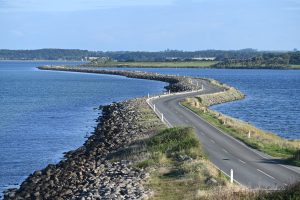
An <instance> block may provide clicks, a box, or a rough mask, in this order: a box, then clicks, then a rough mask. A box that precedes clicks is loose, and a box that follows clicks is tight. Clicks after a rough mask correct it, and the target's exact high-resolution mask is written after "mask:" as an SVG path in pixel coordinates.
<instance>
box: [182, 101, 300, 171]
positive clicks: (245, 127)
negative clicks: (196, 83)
mask: <svg viewBox="0 0 300 200" xmlns="http://www.w3.org/2000/svg"><path fill="white" fill-rule="evenodd" d="M200 98H201V96H200ZM182 105H184V106H186V107H187V108H189V109H190V110H192V111H193V112H195V113H196V114H198V115H199V116H201V117H202V118H203V119H205V120H206V121H208V122H209V123H211V124H213V125H214V126H216V127H217V128H219V129H221V130H222V131H224V132H225V133H228V134H229V135H231V136H233V137H235V138H237V139H239V140H241V141H242V142H244V143H245V144H247V145H249V146H250V147H252V148H255V149H258V150H260V151H262V152H265V153H267V154H269V155H271V156H274V157H278V158H279V159H284V161H285V162H287V163H289V164H292V165H296V166H300V141H299V140H285V139H283V138H281V137H279V136H277V135H275V134H272V133H267V132H265V131H263V130H260V129H258V128H256V127H254V126H252V125H250V124H248V123H246V122H243V121H240V120H237V119H234V118H231V117H228V116H225V115H222V114H220V113H218V112H216V111H212V110H209V109H207V107H206V106H203V105H202V104H201V102H200V101H199V100H198V99H196V98H193V99H191V98H190V99H187V101H185V102H182ZM249 131H250V138H248V134H249Z"/></svg>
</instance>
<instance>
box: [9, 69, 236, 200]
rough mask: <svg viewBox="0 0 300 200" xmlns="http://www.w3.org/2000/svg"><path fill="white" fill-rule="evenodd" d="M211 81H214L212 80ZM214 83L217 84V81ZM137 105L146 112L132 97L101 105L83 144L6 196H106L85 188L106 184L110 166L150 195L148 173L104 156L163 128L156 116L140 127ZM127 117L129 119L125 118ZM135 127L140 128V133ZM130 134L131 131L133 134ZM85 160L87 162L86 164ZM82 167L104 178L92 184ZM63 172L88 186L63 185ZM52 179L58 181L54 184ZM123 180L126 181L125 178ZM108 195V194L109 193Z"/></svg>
mask: <svg viewBox="0 0 300 200" xmlns="http://www.w3.org/2000/svg"><path fill="white" fill-rule="evenodd" d="M39 69H42V70H58V71H75V72H86V73H104V74H111V75H121V76H126V77H129V78H141V79H149V80H159V81H164V82H167V83H169V85H168V86H166V89H167V90H170V91H172V92H179V91H191V90H196V89H200V87H197V86H194V85H192V84H191V83H190V77H177V76H170V75H161V74H157V73H148V72H147V73H145V72H128V71H114V70H112V71H108V70H103V71H95V70H88V71H86V70H82V69H78V68H66V67H64V66H58V67H55V68H54V67H49V66H44V67H39ZM210 83H211V84H213V83H212V82H211V80H210ZM216 85H218V84H217V83H216ZM222 86H225V85H219V87H222ZM225 88H226V87H225ZM227 89H228V88H227ZM232 100H237V99H232ZM232 100H231V101H232ZM228 101H229V100H228ZM228 101H227V102H228ZM128 107H129V108H130V109H129V110H128V109H127V108H128ZM138 108H142V109H148V112H149V109H150V107H149V106H148V105H147V104H146V101H145V98H137V99H132V100H128V101H124V102H120V103H113V104H111V105H109V106H104V107H103V116H101V117H99V119H98V122H99V123H98V125H97V127H96V129H95V132H94V134H93V135H92V136H90V137H89V138H88V139H87V141H86V142H85V143H84V145H83V146H82V147H80V148H78V149H77V150H75V151H70V152H68V153H66V155H65V158H66V160H62V161H60V162H59V163H58V164H56V165H48V167H46V168H45V169H43V170H41V171H36V172H35V173H33V174H32V175H30V176H29V177H28V178H27V179H26V180H25V181H24V182H23V183H22V184H21V187H20V188H19V189H12V190H8V191H9V192H7V193H6V195H5V199H15V197H28V198H29V197H31V198H36V199H38V198H40V197H41V196H42V195H43V197H45V196H44V195H46V199H51V198H53V197H55V198H57V199H59V198H63V197H71V196H72V195H74V194H76V195H77V196H76V198H79V197H82V196H84V197H86V196H89V197H93V196H97V197H98V196H100V197H103V195H105V191H106V190H103V191H104V192H103V193H101V191H100V193H99V191H98V193H97V192H95V193H96V194H94V193H92V194H88V191H92V190H94V188H95V187H100V186H101V185H102V186H103V184H104V185H105V184H106V183H107V180H106V179H105V178H107V177H110V175H111V173H112V170H111V169H115V170H116V171H117V172H118V173H119V174H122V173H123V172H122V170H124V169H126V170H127V171H126V170H125V171H126V173H127V174H130V173H132V172H134V173H135V174H134V175H135V177H138V178H137V179H136V180H134V181H136V183H137V184H136V186H134V187H131V188H134V190H139V192H137V193H136V194H138V196H137V198H140V197H142V194H146V195H148V196H151V192H150V191H147V190H144V188H143V187H140V186H142V185H143V183H144V182H145V181H146V180H147V178H148V177H149V174H148V172H145V171H143V170H141V171H138V170H137V169H136V168H134V167H132V166H131V165H130V163H128V162H127V161H124V162H122V161H121V162H116V163H113V164H111V163H109V162H107V158H108V157H109V155H110V154H111V153H113V152H116V151H117V150H118V149H120V148H122V147H124V146H126V145H128V144H129V143H130V142H132V141H133V140H135V139H137V138H139V137H141V136H145V135H151V134H154V132H155V130H156V131H157V129H155V128H154V127H155V126H158V127H164V125H162V123H161V122H160V120H159V119H158V118H157V117H155V118H156V121H153V122H151V123H149V124H146V125H145V124H143V126H141V124H139V123H138V122H139V120H140V119H141V118H142V116H141V111H140V110H139V109H138ZM127 113H129V114H127ZM151 115H154V112H152V110H151ZM152 117H153V116H152ZM128 118H129V121H127V119H128ZM124 123H125V124H126V127H125V129H122V128H121V129H120V128H118V127H123V124H124ZM137 130H139V131H140V132H139V131H137ZM132 133H134V134H133V135H132ZM112 134H113V135H112ZM114 134H117V136H118V137H116V135H114ZM131 136H132V138H131ZM119 137H120V138H121V139H120V138H119ZM122 138H123V139H122ZM103 145H104V146H103ZM106 145H107V146H106ZM82 157H83V158H82ZM87 161H88V163H86V162H87ZM85 167H87V169H88V170H87V171H88V172H89V171H90V172H91V169H92V170H97V174H98V175H100V174H101V177H104V179H101V180H99V181H98V182H97V184H98V185H96V186H95V185H93V184H94V183H95V180H97V178H95V177H94V178H92V179H91V180H90V179H89V178H90V177H86V176H88V173H86V174H85V175H83V174H82V173H83V172H84V170H83V169H84V168H85ZM74 169H75V170H74ZM74 171H76V172H74ZM78 171H79V172H78ZM65 172H67V174H68V176H71V177H73V176H74V182H75V183H77V182H82V181H84V182H87V185H86V186H85V185H82V184H81V187H80V191H79V190H76V189H75V188H74V186H72V185H68V184H67V186H66V187H64V186H65V185H64V184H60V183H64V181H65V180H64V179H65V178H66V177H64V176H63V174H64V173H65ZM72 172H73V173H72ZM77 172H78V173H77ZM74 173H75V174H74ZM91 173H92V172H91ZM126 173H125V174H126ZM123 175H124V173H123ZM123 175H122V176H123ZM129 177H130V178H129V179H130V181H131V182H132V180H133V179H134V178H133V177H132V176H129ZM109 179H110V178H109ZM55 181H56V182H57V183H58V184H56V182H55ZM101 181H102V182H101ZM124 181H125V182H126V180H124ZM130 181H129V182H130ZM134 181H133V182H134ZM90 183H91V184H90ZM114 184H115V183H113V182H112V184H111V185H110V186H109V188H110V189H111V188H113V187H115V185H114ZM56 185H57V186H59V185H60V186H61V187H63V189H59V190H58V191H56V192H54V193H53V191H52V193H51V191H49V190H48V189H47V186H51V187H53V188H52V189H51V190H57V188H56V189H54V188H55V186H56ZM106 185H107V184H106ZM70 187H71V189H70ZM76 187H77V186H76ZM89 187H90V188H89ZM36 188H39V190H37V189H36ZM100 188H101V187H100ZM122 189H124V188H122V187H120V191H124V192H123V193H124V194H122V193H121V192H120V191H119V192H120V193H118V195H123V196H126V195H127V196H128V191H131V190H130V188H127V187H126V191H127V192H125V190H122ZM90 193H91V192H90ZM109 195H111V193H110V194H109ZM47 197H48V198H47ZM73 197H74V196H73ZM76 198H73V199H76ZM143 198H147V197H146V196H144V197H143Z"/></svg>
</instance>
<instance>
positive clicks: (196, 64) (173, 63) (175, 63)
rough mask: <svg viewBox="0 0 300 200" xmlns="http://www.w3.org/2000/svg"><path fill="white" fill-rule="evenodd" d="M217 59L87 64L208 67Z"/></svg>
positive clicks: (97, 64)
mask: <svg viewBox="0 0 300 200" xmlns="http://www.w3.org/2000/svg"><path fill="white" fill-rule="evenodd" d="M216 63H217V62H216V61H165V62H107V63H93V62H91V63H89V64H86V65H92V66H98V67H132V68H133V67H134V68H135V67H136V68H138V67H141V68H152V67H153V68H206V67H211V66H212V65H214V64H216Z"/></svg>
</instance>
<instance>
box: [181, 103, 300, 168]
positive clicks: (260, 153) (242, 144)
mask: <svg viewBox="0 0 300 200" xmlns="http://www.w3.org/2000/svg"><path fill="white" fill-rule="evenodd" d="M178 105H179V106H181V107H182V108H183V109H185V110H187V111H189V112H190V113H192V114H194V115H195V116H196V117H198V118H199V119H201V120H202V121H204V122H206V123H208V124H209V125H211V126H212V127H214V128H215V129H216V130H218V131H220V132H221V133H222V134H223V135H225V136H226V137H228V138H230V139H232V140H235V141H236V142H238V143H239V144H240V145H241V146H243V147H245V148H246V149H248V150H250V151H252V152H253V153H255V154H256V155H258V156H260V157H261V158H264V159H268V160H270V159H272V158H274V157H272V156H269V155H262V152H257V151H256V150H254V149H252V148H250V147H249V146H247V145H246V144H245V143H243V142H242V141H240V140H238V139H236V138H234V137H232V136H230V135H228V134H227V133H225V132H224V131H222V130H221V129H219V128H217V127H216V126H214V125H213V124H211V123H210V122H208V121H207V120H205V119H203V118H201V117H200V116H199V115H197V114H196V113H194V112H193V111H192V110H190V109H189V108H187V107H185V106H183V105H181V104H180V103H178ZM278 165H280V166H281V167H284V168H286V169H289V170H291V171H293V172H296V173H297V174H300V173H299V171H297V170H295V169H293V168H291V167H289V166H286V165H282V164H278Z"/></svg>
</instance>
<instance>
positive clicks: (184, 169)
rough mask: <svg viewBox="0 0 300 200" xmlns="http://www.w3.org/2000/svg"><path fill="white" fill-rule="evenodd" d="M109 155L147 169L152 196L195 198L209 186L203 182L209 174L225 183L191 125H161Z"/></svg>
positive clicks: (204, 192) (161, 197)
mask: <svg viewBox="0 0 300 200" xmlns="http://www.w3.org/2000/svg"><path fill="white" fill-rule="evenodd" d="M112 159H113V160H123V159H126V160H132V161H133V160H134V163H135V166H136V167H139V168H143V169H146V170H148V169H150V171H152V172H151V174H150V180H149V181H148V183H147V184H146V187H148V188H150V189H151V190H152V191H154V196H153V197H152V199H155V200H157V199H163V200H168V199H170V200H176V199H178V200H181V199H198V198H199V195H200V196H201V194H206V192H207V191H208V190H209V189H210V188H211V187H212V186H210V185H207V184H206V183H205V182H206V180H207V179H208V178H211V177H213V178H214V179H216V180H217V181H218V184H219V185H222V186H224V185H226V183H227V180H226V178H225V177H224V175H222V174H221V172H220V171H219V170H217V169H216V168H215V167H214V165H213V164H212V163H211V162H210V161H208V160H207V157H206V155H205V153H204V152H203V149H202V146H201V144H200V141H199V139H198V137H197V136H196V134H195V132H194V130H193V129H192V128H190V127H175V128H169V129H164V130H162V131H160V132H158V133H157V134H155V135H153V136H151V137H149V138H144V139H142V140H139V141H137V142H136V143H134V144H132V145H131V146H130V147H127V148H126V149H125V150H122V151H119V152H117V153H116V154H115V155H114V156H113V157H112ZM151 169H152V170H151Z"/></svg>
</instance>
